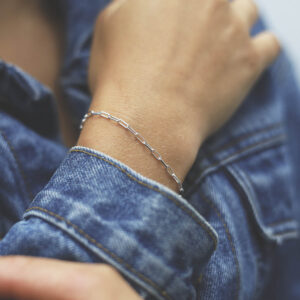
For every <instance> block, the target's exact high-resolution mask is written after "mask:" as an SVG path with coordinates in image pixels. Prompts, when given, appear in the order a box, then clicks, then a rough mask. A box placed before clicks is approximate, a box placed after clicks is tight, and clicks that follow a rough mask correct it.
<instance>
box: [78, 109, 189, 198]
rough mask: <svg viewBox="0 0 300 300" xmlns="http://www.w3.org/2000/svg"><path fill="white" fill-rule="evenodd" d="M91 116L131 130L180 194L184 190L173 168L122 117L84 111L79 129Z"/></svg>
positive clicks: (102, 112)
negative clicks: (159, 164) (173, 182)
mask: <svg viewBox="0 0 300 300" xmlns="http://www.w3.org/2000/svg"><path fill="white" fill-rule="evenodd" d="M92 116H99V117H102V118H105V119H109V120H112V121H115V122H117V123H118V124H119V125H120V126H122V127H123V128H125V129H127V130H128V131H129V132H131V133H132V134H133V135H134V136H135V138H136V139H137V140H138V141H139V142H140V143H141V144H143V145H144V146H146V148H147V149H148V150H149V151H150V152H151V154H152V155H153V156H154V158H155V159H157V160H158V161H160V162H161V163H162V164H163V166H164V167H165V168H166V170H167V172H168V174H169V175H170V176H171V177H172V178H173V179H174V180H175V181H176V183H177V184H178V187H179V192H180V193H181V194H182V193H183V192H184V189H183V187H182V183H181V181H180V179H179V178H178V177H177V176H176V174H175V172H174V170H173V169H172V168H171V166H169V165H168V164H167V163H166V162H165V161H164V160H163V158H162V156H161V155H160V154H159V152H158V151H156V150H155V149H154V148H152V147H151V146H150V145H149V144H148V142H147V141H146V139H145V138H144V137H143V136H142V135H141V134H140V133H138V132H136V131H135V130H134V129H133V128H132V127H131V126H130V125H129V124H128V123H127V122H125V121H124V120H122V119H119V118H116V117H114V116H112V115H111V114H109V113H107V112H105V111H99V112H95V111H93V110H91V111H89V112H88V113H86V114H85V115H84V117H83V119H82V121H81V124H80V130H81V129H82V128H83V126H84V123H85V122H86V120H87V119H88V118H90V117H92Z"/></svg>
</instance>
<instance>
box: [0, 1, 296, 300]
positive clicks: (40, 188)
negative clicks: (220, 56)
mask: <svg viewBox="0 0 300 300" xmlns="http://www.w3.org/2000/svg"><path fill="white" fill-rule="evenodd" d="M108 2H109V1H101V0H89V1H88V3H89V5H87V4H86V1H85V2H84V1H81V0H64V1H57V4H58V5H59V9H60V10H61V12H62V14H63V17H64V20H65V31H66V55H65V60H64V65H63V70H62V75H61V80H60V83H61V88H62V91H63V96H64V99H65V101H66V102H67V104H68V105H69V109H70V111H71V113H72V118H73V122H74V124H76V125H79V122H80V120H81V118H82V116H83V115H84V113H85V112H86V111H87V109H88V106H89V103H90V95H89V92H88V88H87V72H86V69H87V63H88V58H89V50H90V45H91V35H92V29H93V24H94V21H95V18H96V16H97V14H98V12H99V11H100V10H101V9H102V8H103V7H104V6H105V5H106V4H107V3H108ZM263 28H264V25H263V23H262V22H261V21H260V22H258V24H257V25H256V27H255V29H254V32H253V33H257V32H258V31H260V30H262V29H263ZM0 79H1V80H0V166H1V172H0V238H1V241H0V255H15V254H18V255H29V256H42V257H49V258H58V259H62V260H69V261H80V262H94V263H99V262H102V263H108V264H110V265H112V266H114V267H115V268H116V269H117V270H118V271H119V272H120V273H121V274H122V275H123V276H124V278H125V279H126V280H127V281H128V282H129V284H131V285H132V286H133V287H134V288H135V289H136V291H137V292H138V293H139V294H140V295H141V297H143V298H144V299H166V300H168V299H178V300H181V299H182V300H183V299H201V300H202V299H207V300H208V299H210V300H211V299H216V300H218V299H220V300H221V299H222V300H226V299H243V300H244V299H275V300H276V299H278V300H279V299H289V300H294V299H295V300H296V299H300V284H299V283H300V241H299V221H300V202H299V200H300V199H299V196H298V193H297V192H298V191H297V188H298V187H299V186H300V169H299V166H300V155H299V150H300V142H299V139H298V130H299V128H300V94H299V91H298V89H297V85H296V82H295V80H294V75H293V71H292V66H291V65H290V62H289V61H288V58H287V57H286V55H285V53H282V54H281V56H280V57H279V58H278V59H277V61H276V62H275V64H274V65H273V66H272V67H271V68H269V69H268V70H267V71H266V72H265V73H264V74H263V76H262V77H261V78H260V80H259V81H258V83H257V84H256V86H255V87H254V89H253V90H252V91H251V93H250V95H249V96H248V97H247V99H246V100H245V102H244V103H243V105H242V106H241V107H240V109H239V110H238V112H237V113H236V114H235V115H234V117H233V118H232V119H231V120H230V121H229V122H228V123H227V124H225V126H224V127H223V128H222V129H221V130H219V132H217V133H216V134H215V135H214V136H212V137H210V138H209V139H208V140H207V141H206V142H205V143H204V144H203V146H202V147H201V148H200V150H199V153H198V156H197V159H196V161H195V163H194V165H193V167H192V168H191V170H190V171H189V173H188V175H187V177H186V179H185V181H184V188H185V193H184V195H183V196H179V195H178V194H176V193H174V192H173V191H172V190H170V189H169V188H167V187H165V186H164V185H162V184H160V183H158V182H156V181H154V180H151V179H149V178H146V177H144V176H142V175H141V174H139V173H137V172H136V171H134V170H132V169H131V168H129V167H128V166H126V165H125V164H123V163H122V162H120V161H118V160H116V159H114V158H112V157H110V156H109V155H107V154H105V153H102V152H98V151H95V150H93V149H88V148H84V147H73V148H72V149H70V150H68V149H66V148H65V146H63V144H62V141H61V136H60V133H59V129H58V122H57V119H58V117H57V108H56V105H55V99H54V96H53V93H52V92H51V91H50V90H49V89H47V88H46V87H44V86H43V85H42V84H41V83H39V82H38V81H36V80H35V79H34V78H32V77H31V76H29V75H28V74H26V73H25V72H23V71H22V70H20V69H18V68H17V67H15V66H13V65H9V64H7V63H4V62H3V61H1V62H0Z"/></svg>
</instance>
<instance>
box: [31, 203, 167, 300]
mask: <svg viewBox="0 0 300 300" xmlns="http://www.w3.org/2000/svg"><path fill="white" fill-rule="evenodd" d="M33 210H39V211H41V212H44V213H46V214H49V215H50V216H52V217H55V218H56V219H58V220H60V221H63V222H65V223H66V224H67V225H69V226H71V227H72V228H73V229H74V230H75V231H77V232H78V234H79V235H80V236H82V237H83V238H85V239H87V240H88V241H89V242H90V243H92V244H94V245H95V246H96V247H97V248H99V249H100V250H102V251H104V252H105V253H106V254H108V255H109V256H110V257H111V258H112V259H114V260H116V261H117V262H119V263H120V264H122V265H123V266H124V267H125V268H126V269H128V270H129V271H130V272H132V273H133V274H135V275H136V276H138V277H139V278H140V279H141V280H143V281H144V282H146V283H148V284H150V285H151V286H152V287H153V288H154V289H155V290H157V291H158V292H159V293H160V294H161V295H162V296H163V297H164V298H165V299H169V300H171V299H172V298H171V297H170V296H169V295H168V293H167V292H166V291H165V290H162V289H161V288H160V287H159V286H158V285H157V284H156V283H155V282H153V281H152V280H151V279H149V278H148V277H146V276H145V275H143V274H141V273H140V272H138V271H137V270H136V269H134V268H133V267H132V266H131V265H129V264H128V263H127V262H125V261H124V260H123V259H122V258H120V257H119V256H117V255H116V254H115V253H113V252H111V251H110V250H109V249H107V248H106V247H104V246H103V245H102V244H101V243H99V242H98V241H96V240H95V239H94V238H92V237H91V236H90V235H88V234H87V233H86V232H85V231H84V230H82V229H81V228H80V227H78V226H77V225H75V224H73V223H72V222H71V221H69V220H67V219H65V218H64V217H62V216H60V215H58V214H56V213H54V212H52V211H50V210H48V209H45V208H41V207H38V206H35V207H31V208H29V209H27V210H26V211H25V213H27V212H30V211H33Z"/></svg>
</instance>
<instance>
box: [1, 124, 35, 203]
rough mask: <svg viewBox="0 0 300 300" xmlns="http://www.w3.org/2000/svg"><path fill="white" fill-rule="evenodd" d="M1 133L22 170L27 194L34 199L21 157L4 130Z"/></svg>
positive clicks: (30, 198)
mask: <svg viewBox="0 0 300 300" xmlns="http://www.w3.org/2000/svg"><path fill="white" fill-rule="evenodd" d="M0 134H1V135H2V137H3V139H4V141H5V142H6V143H7V146H8V147H9V149H10V151H11V154H12V155H13V157H14V159H15V162H16V164H17V167H18V169H19V171H20V174H21V177H22V178H23V181H24V184H25V187H26V192H27V196H28V197H29V200H30V201H32V199H33V194H32V192H31V189H30V187H29V183H28V180H27V177H26V175H25V172H24V171H23V168H22V166H21V163H20V160H19V158H18V156H17V153H16V151H15V149H14V147H13V145H12V144H11V143H10V141H9V139H8V138H7V136H6V135H5V134H4V132H3V131H2V130H0Z"/></svg>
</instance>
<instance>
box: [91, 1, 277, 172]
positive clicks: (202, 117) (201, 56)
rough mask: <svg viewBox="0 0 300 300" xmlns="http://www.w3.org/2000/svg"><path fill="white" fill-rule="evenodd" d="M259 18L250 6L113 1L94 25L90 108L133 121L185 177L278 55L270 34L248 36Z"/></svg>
mask: <svg viewBox="0 0 300 300" xmlns="http://www.w3.org/2000/svg"><path fill="white" fill-rule="evenodd" d="M257 17H258V11H257V8H256V6H255V4H254V3H253V1H252V0H234V1H232V2H229V1H228V0H189V1H182V0H165V1H160V0H151V1H146V0H143V1H142V0H130V1H128V0H115V1H113V2H112V4H111V5H110V6H108V7H107V9H106V10H105V11H103V13H101V14H100V16H99V19H98V22H97V24H96V27H95V34H94V42H93V47H92V53H91V61H90V69H89V82H90V86H91V90H92V92H93V95H94V99H93V103H92V109H94V110H97V109H99V110H100V109H103V110H106V111H108V112H111V113H114V112H116V114H115V115H117V116H118V117H121V118H123V119H124V120H127V121H130V122H129V123H130V124H132V125H135V127H136V128H137V129H140V132H141V133H142V135H143V136H144V137H146V138H149V140H151V141H153V144H154V145H157V147H154V148H156V149H158V150H159V151H160V150H162V151H163V152H164V153H166V155H167V156H168V157H167V159H168V161H169V162H170V164H171V165H173V166H174V167H175V168H176V170H177V172H178V174H179V176H180V177H181V178H184V177H185V175H186V174H187V172H188V170H189V168H190V167H191V166H192V164H193V162H194V159H195V158H196V155H197V152H198V150H199V147H200V146H201V144H202V143H203V141H204V140H205V139H206V138H207V137H208V136H209V135H211V134H212V133H213V132H215V131H216V130H217V129H219V128H220V126H222V125H223V124H224V123H225V122H226V121H227V120H228V119H229V118H230V116H231V115H232V114H233V113H234V111H235V110H236V109H237V108H238V106H239V105H240V103H241V102H242V100H243V99H244V98H245V96H246V95H247V93H248V92H249V90H250V89H251V87H252V86H253V84H254V83H255V81H256V80H257V78H258V77H259V75H260V74H261V73H262V72H263V71H264V70H265V68H266V67H267V66H268V65H269V64H270V63H271V62H272V61H273V60H274V59H275V58H276V57H277V55H278V54H279V52H280V46H279V43H278V41H277V39H276V37H275V36H274V35H273V34H272V33H268V32H264V33H261V34H259V35H258V36H256V37H254V38H251V37H250V34H249V32H250V29H251V28H252V25H253V24H254V23H255V21H256V20H257ZM92 140H93V139H89V142H88V143H87V144H89V143H90V144H91V146H94V147H97V142H94V144H93V142H91V141H92ZM94 140H95V139H94ZM159 147H160V148H159Z"/></svg>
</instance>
